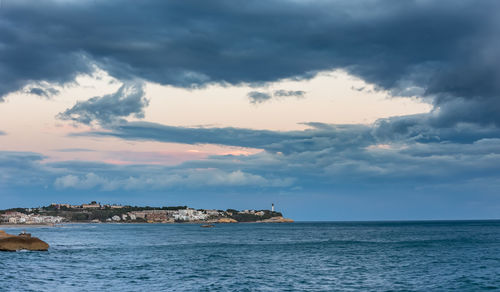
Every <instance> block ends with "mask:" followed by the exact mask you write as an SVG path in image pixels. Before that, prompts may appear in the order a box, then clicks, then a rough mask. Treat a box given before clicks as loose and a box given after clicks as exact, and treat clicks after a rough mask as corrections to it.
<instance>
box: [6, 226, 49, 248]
mask: <svg viewBox="0 0 500 292" xmlns="http://www.w3.org/2000/svg"><path fill="white" fill-rule="evenodd" d="M23 249H25V250H33V251H46V250H48V249H49V245H48V244H47V243H46V242H44V241H42V240H40V239H39V238H36V237H31V235H29V234H20V235H12V234H7V233H5V231H2V230H0V251H18V250H23Z"/></svg>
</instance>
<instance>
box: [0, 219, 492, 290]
mask: <svg viewBox="0 0 500 292" xmlns="http://www.w3.org/2000/svg"><path fill="white" fill-rule="evenodd" d="M4 230H5V231H7V232H8V233H18V232H21V231H23V230H25V231H26V232H30V233H32V235H33V236H36V237H39V238H40V239H42V240H44V241H46V242H48V243H49V244H50V249H49V251H48V252H28V251H24V252H0V291H482V290H499V289H500V221H425V222H297V223H291V224H276V223H274V224H273V223H269V224H266V223H241V224H217V225H216V226H215V227H214V228H201V227H200V225H199V224H66V225H62V226H59V227H33V228H29V227H26V228H4Z"/></svg>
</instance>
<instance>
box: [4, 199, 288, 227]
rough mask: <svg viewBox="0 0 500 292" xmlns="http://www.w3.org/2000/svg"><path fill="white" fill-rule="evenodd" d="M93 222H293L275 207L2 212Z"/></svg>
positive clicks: (31, 219) (12, 220)
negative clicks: (266, 208) (264, 208)
mask: <svg viewBox="0 0 500 292" xmlns="http://www.w3.org/2000/svg"><path fill="white" fill-rule="evenodd" d="M69 222H89V223H118V222H120V223H237V222H293V220H291V219H286V218H283V216H282V214H281V213H280V212H276V211H275V210H274V204H272V206H271V210H243V211H238V210H234V209H228V210H225V211H224V210H215V209H193V208H189V207H187V206H174V207H149V206H147V207H137V206H122V205H110V204H101V203H98V202H95V201H92V202H90V203H88V204H81V205H71V204H65V203H53V204H51V205H49V206H46V207H38V208H25V209H23V208H15V209H9V210H3V211H0V223H2V224H59V223H69Z"/></svg>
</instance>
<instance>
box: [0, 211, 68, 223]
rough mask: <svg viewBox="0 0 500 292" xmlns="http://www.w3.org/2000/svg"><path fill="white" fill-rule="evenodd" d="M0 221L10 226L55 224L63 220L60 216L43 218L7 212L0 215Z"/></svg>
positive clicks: (41, 216) (36, 215) (35, 215)
mask: <svg viewBox="0 0 500 292" xmlns="http://www.w3.org/2000/svg"><path fill="white" fill-rule="evenodd" d="M0 221H2V222H5V223H11V224H55V223H61V222H63V221H64V218H63V217H60V216H43V215H38V214H24V213H20V212H15V211H8V212H6V213H5V214H2V215H0Z"/></svg>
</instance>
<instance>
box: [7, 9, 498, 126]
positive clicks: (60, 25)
mask: <svg viewBox="0 0 500 292" xmlns="http://www.w3.org/2000/svg"><path fill="white" fill-rule="evenodd" d="M499 8H500V3H499V2H498V1H493V0H490V1H488V0H485V1H481V2H477V1H460V2H459V3H457V2H456V1H393V0H380V1H365V2H353V1H334V2H328V1H284V0H271V1H266V2H265V3H263V2H258V1H228V0H218V1H210V2H207V1H121V0H111V1H62V2H61V1H43V2H38V3H36V4H33V3H32V2H30V1H11V2H9V5H5V7H4V8H3V10H2V22H0V28H1V29H0V42H1V46H0V50H1V54H0V64H1V68H2V69H0V78H1V79H2V83H1V85H0V94H1V95H4V94H6V93H8V92H11V91H14V90H17V89H19V88H21V87H23V86H24V85H26V84H28V83H30V82H37V81H42V80H43V81H49V82H55V83H64V82H68V81H72V80H73V79H74V77H75V75H77V74H79V73H89V72H91V71H93V70H94V67H93V66H94V65H97V66H99V67H100V68H102V69H104V70H106V71H108V72H109V73H110V74H111V75H112V76H114V77H116V78H118V79H121V80H127V79H135V78H142V79H145V80H149V81H153V82H159V83H162V84H173V85H177V86H192V85H203V84H205V83H207V82H221V83H233V84H238V83H240V82H250V83H251V82H266V81H274V80H277V79H280V78H285V77H294V78H300V77H308V76H309V77H310V76H313V75H314V72H317V71H320V70H329V69H335V68H341V69H345V70H347V71H348V72H350V73H351V74H354V75H357V76H359V77H361V78H362V79H364V80H366V81H367V82H371V83H374V84H375V85H377V86H378V87H379V88H384V89H389V90H391V91H393V92H394V93H398V94H415V93H418V94H423V95H432V96H437V97H436V104H437V105H439V106H441V107H446V105H447V101H448V100H449V99H450V98H451V99H454V98H457V97H458V98H463V99H465V100H472V101H474V102H477V103H482V101H483V100H485V99H486V100H487V102H489V103H490V104H491V105H493V106H495V109H497V110H498V109H499V108H498V104H497V103H496V102H494V101H492V100H488V99H494V100H496V99H497V97H498V93H499V86H500V85H499V84H500V83H499V82H498V78H499V77H500V69H499V68H500V57H499V54H500V53H498V52H499V51H500V50H499V49H498V48H499V41H498V38H497V35H498V33H499V30H500V25H498V20H497V19H498V18H497V11H498V10H499ZM489 118H490V119H491V118H493V117H489ZM474 119H475V120H474V121H475V122H480V121H482V120H483V118H482V117H480V116H476V117H474ZM493 120H494V121H495V122H497V121H498V119H497V118H493Z"/></svg>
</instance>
